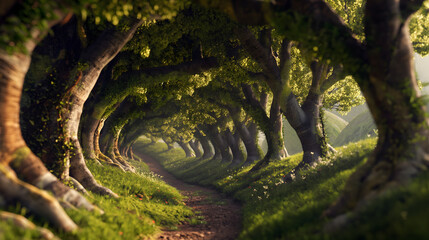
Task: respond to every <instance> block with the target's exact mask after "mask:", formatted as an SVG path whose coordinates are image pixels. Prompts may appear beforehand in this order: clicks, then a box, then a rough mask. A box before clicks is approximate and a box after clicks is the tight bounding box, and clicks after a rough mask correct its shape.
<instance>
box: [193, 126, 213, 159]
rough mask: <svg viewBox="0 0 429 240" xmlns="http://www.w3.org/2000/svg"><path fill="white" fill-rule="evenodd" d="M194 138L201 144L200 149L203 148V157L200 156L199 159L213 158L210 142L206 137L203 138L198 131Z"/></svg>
mask: <svg viewBox="0 0 429 240" xmlns="http://www.w3.org/2000/svg"><path fill="white" fill-rule="evenodd" d="M195 137H196V138H197V139H198V141H199V142H200V143H201V147H202V148H203V155H202V156H201V159H208V158H211V157H213V156H214V152H213V149H212V147H211V146H210V142H209V140H208V139H207V136H203V135H202V134H201V133H200V132H199V130H197V131H196V132H195Z"/></svg>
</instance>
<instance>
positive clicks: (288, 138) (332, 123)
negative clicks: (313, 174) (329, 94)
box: [283, 111, 347, 155]
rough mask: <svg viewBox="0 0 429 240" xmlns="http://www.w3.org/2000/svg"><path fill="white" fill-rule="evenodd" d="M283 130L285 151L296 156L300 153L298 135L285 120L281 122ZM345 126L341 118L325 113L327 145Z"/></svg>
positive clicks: (345, 122)
mask: <svg viewBox="0 0 429 240" xmlns="http://www.w3.org/2000/svg"><path fill="white" fill-rule="evenodd" d="M283 124H284V128H283V134H284V136H285V137H284V142H285V146H286V149H287V150H288V152H289V154H291V155H292V154H296V153H300V152H302V148H301V143H300V142H299V139H298V135H296V132H295V130H293V128H292V126H291V125H290V124H289V123H288V121H287V120H284V121H283ZM346 126H347V121H345V120H344V119H342V118H341V117H339V116H337V115H335V114H333V113H331V112H328V111H325V131H326V135H327V136H328V138H329V143H331V144H332V143H333V142H334V141H335V139H336V138H337V136H338V134H339V133H340V132H341V131H342V130H343V129H344V128H345V127H346Z"/></svg>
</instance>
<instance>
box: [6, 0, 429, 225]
mask: <svg viewBox="0 0 429 240" xmlns="http://www.w3.org/2000/svg"><path fill="white" fill-rule="evenodd" d="M428 9H429V2H428V1H423V0H416V1H408V0H400V1H398V0H396V1H393V0H386V1H375V0H367V1H361V0H357V1H348V0H344V1H333V0H332V1H331V0H326V1H323V0H314V1H313V0H278V1H253V0H240V1H235V0H231V1H205V0H199V1H180V0H179V1H177V0H162V1H133V0H126V1H125V0H124V1H104V0H82V1H69V0H62V1H44V0H43V1H42V0H24V1H18V0H10V1H1V3H0V33H1V35H0V161H1V164H0V169H1V172H0V193H1V197H0V198H1V201H0V202H2V203H4V204H5V205H7V204H15V203H16V202H19V203H20V204H22V206H25V207H26V208H28V209H29V210H30V211H31V212H34V214H36V215H39V216H43V217H45V218H46V219H48V221H49V222H50V223H51V224H52V225H54V226H55V227H56V228H58V229H61V230H63V231H66V232H67V231H74V230H76V229H77V228H78V227H79V226H77V225H76V224H75V223H74V222H73V220H71V218H70V217H69V216H68V214H67V213H66V212H65V211H64V208H82V209H84V210H82V211H98V212H100V213H102V210H101V209H99V208H98V207H97V206H96V205H95V204H93V203H92V202H91V201H90V200H89V199H88V198H87V197H86V196H87V191H91V192H92V193H95V194H99V195H106V196H108V197H109V198H119V197H120V196H119V195H118V194H117V193H115V192H114V191H112V190H111V189H109V188H107V187H105V186H103V185H102V184H100V183H99V182H98V181H97V180H96V177H94V175H93V174H92V173H91V171H90V170H89V169H88V167H87V163H88V162H95V163H96V164H100V165H110V166H114V167H117V168H119V169H121V170H123V171H129V172H135V169H134V167H133V166H132V165H131V164H130V163H129V162H128V159H133V158H134V153H133V144H134V143H135V142H136V141H137V140H138V139H139V137H141V136H143V135H144V136H146V137H148V138H150V139H152V141H158V140H163V142H165V143H166V144H167V145H168V147H169V148H173V147H175V146H177V147H179V146H180V147H181V148H182V149H183V150H184V152H185V153H186V156H187V157H196V158H200V159H211V160H210V161H218V162H219V163H220V164H224V163H226V164H228V165H229V168H236V167H245V166H252V167H251V168H250V170H249V173H251V172H256V171H260V170H261V169H263V168H264V167H265V166H267V165H268V164H269V163H270V162H273V161H283V160H282V159H285V158H286V157H288V156H289V153H288V150H287V149H286V148H285V145H284V142H287V141H288V139H289V136H288V135H286V134H284V130H283V128H284V119H285V120H286V121H287V122H288V123H289V124H290V125H291V126H292V129H293V131H295V132H296V134H297V136H298V139H299V144H300V146H301V147H302V149H303V155H302V158H301V161H300V163H298V164H297V165H296V167H295V168H294V169H292V170H291V171H290V172H289V173H288V174H286V175H285V176H284V181H286V182H291V181H293V176H295V175H296V174H299V172H300V171H303V170H305V169H307V168H309V167H311V166H313V165H315V164H317V163H318V162H319V161H320V160H321V159H323V158H324V157H325V156H327V155H329V154H334V153H335V152H336V150H335V149H334V148H333V147H332V146H331V145H330V144H329V142H328V140H327V138H326V131H325V128H324V123H323V118H324V117H323V116H324V111H325V110H333V109H334V110H336V111H339V112H342V113H347V112H348V111H349V110H350V109H351V108H352V107H354V106H358V105H361V104H362V103H364V102H365V101H366V103H367V105H368V107H369V110H370V112H371V115H372V117H373V119H374V122H375V124H376V126H377V129H378V140H377V145H376V147H375V149H374V151H373V152H372V154H371V155H370V156H369V158H368V160H367V161H366V162H365V164H363V165H362V166H360V167H359V168H358V169H357V170H356V171H355V172H354V173H353V174H352V175H351V176H350V178H349V179H348V181H347V183H346V186H345V187H344V190H343V191H342V194H341V195H340V197H339V198H338V199H337V200H336V201H335V202H333V203H332V205H331V206H330V207H329V208H328V209H326V211H325V212H324V217H328V218H329V219H332V221H333V222H335V220H338V219H343V217H344V216H347V214H349V213H350V212H353V211H358V209H359V208H360V207H362V206H364V205H365V204H366V202H367V201H370V200H371V199H373V198H374V197H375V196H378V195H380V194H382V193H383V192H384V191H386V190H388V189H391V188H395V187H398V186H403V185H405V184H407V183H409V182H410V181H411V180H412V179H414V178H415V177H417V176H419V175H421V174H423V173H425V172H426V171H427V169H428V167H429V139H428V137H429V129H428V127H429V119H428V117H427V111H426V108H425V104H426V103H425V102H424V98H423V97H422V95H421V93H420V89H419V82H418V80H417V79H416V75H415V69H414V62H413V56H414V52H417V53H419V54H420V55H422V56H424V55H426V54H428V53H429V30H428V29H429V17H428V13H429V10H428ZM261 136H263V139H265V141H266V144H267V149H266V151H265V152H264V151H262V149H261V142H260V141H259V138H260V137H261Z"/></svg>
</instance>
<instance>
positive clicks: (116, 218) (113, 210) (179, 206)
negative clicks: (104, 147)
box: [0, 161, 193, 240]
mask: <svg viewBox="0 0 429 240" xmlns="http://www.w3.org/2000/svg"><path fill="white" fill-rule="evenodd" d="M131 163H132V164H133V165H135V166H136V167H137V172H138V173H137V174H134V173H124V172H122V171H120V170H119V169H117V168H113V167H110V166H104V167H101V166H99V165H96V164H95V163H93V162H88V167H89V168H90V169H91V171H92V173H93V174H94V175H95V177H96V179H97V180H99V181H100V182H101V183H102V184H103V185H104V186H106V187H109V188H110V189H112V190H113V191H114V192H116V193H117V194H119V195H120V198H119V199H112V198H108V197H104V196H99V195H94V194H91V193H90V195H89V196H87V198H88V199H89V200H90V201H92V202H93V203H95V204H96V205H97V206H98V207H100V208H101V209H103V210H104V212H105V213H104V214H103V215H100V214H98V213H94V212H87V211H84V210H67V213H68V214H69V216H70V217H71V218H72V219H73V220H74V221H75V223H76V224H77V225H78V226H79V228H80V229H79V230H78V231H77V232H75V233H64V232H58V231H56V230H55V229H53V228H50V230H51V231H52V232H53V233H54V234H55V235H56V236H58V237H59V238H60V239H66V240H67V239H95V240H101V239H109V240H110V239H149V238H154V237H155V236H156V235H157V234H158V233H159V232H160V228H174V227H175V226H176V225H177V224H179V223H180V222H181V221H184V220H185V219H186V218H188V217H190V216H192V215H193V212H192V211H191V210H190V208H188V207H186V206H184V203H183V201H182V199H183V196H182V195H181V194H180V193H179V192H178V191H177V190H176V189H175V188H173V187H171V186H169V185H167V184H166V183H165V182H164V181H162V180H161V179H160V177H159V176H156V175H154V174H153V173H152V172H150V171H149V170H148V168H147V165H146V164H144V163H142V162H138V161H131ZM5 210H7V211H12V212H15V213H17V214H21V215H26V216H27V217H29V218H30V219H32V220H33V222H35V223H37V225H39V226H45V227H48V228H49V226H48V225H47V223H45V222H44V219H39V218H36V217H33V216H32V215H31V214H29V213H28V212H27V210H26V209H25V208H22V207H21V206H19V205H18V206H16V207H14V208H9V209H5ZM0 239H10V240H12V239H40V236H39V233H37V232H35V231H28V230H22V229H20V228H18V227H16V226H15V224H13V223H11V222H7V221H0Z"/></svg>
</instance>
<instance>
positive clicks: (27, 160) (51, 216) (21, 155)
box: [0, 13, 94, 232]
mask: <svg viewBox="0 0 429 240" xmlns="http://www.w3.org/2000/svg"><path fill="white" fill-rule="evenodd" d="M58 14H60V13H58ZM12 16H13V15H12ZM2 17H3V16H2ZM59 17H60V18H61V16H59ZM55 23H56V21H54V22H50V23H49V25H53V24H55ZM30 31H31V33H32V37H31V38H30V39H28V40H27V41H26V42H24V43H23V44H24V48H25V50H26V53H21V52H14V53H12V54H9V53H8V52H6V50H5V49H0V194H1V195H2V198H3V199H4V201H5V202H6V203H11V204H14V205H16V203H17V202H20V203H21V204H22V205H23V206H25V207H27V208H28V209H29V210H30V211H32V212H34V213H37V214H38V215H40V216H42V217H46V218H47V219H48V220H49V221H50V222H51V223H52V224H53V225H55V226H56V227H58V228H60V229H62V230H64V231H67V232H69V231H74V230H76V229H77V226H76V224H75V223H74V222H73V221H72V220H71V219H70V218H69V217H68V216H67V214H66V213H65V212H64V210H63V209H62V208H61V206H60V204H59V203H58V201H57V200H56V199H55V198H53V197H52V196H51V195H49V194H48V193H46V192H45V191H41V190H39V189H38V188H36V187H34V186H37V187H39V188H42V189H46V190H49V191H51V192H52V193H53V194H54V196H55V197H56V198H57V199H60V200H61V201H62V202H63V203H64V205H70V204H72V205H74V206H77V207H86V208H87V209H94V206H92V205H91V204H89V203H88V202H87V201H86V199H84V198H83V197H82V196H81V195H80V194H78V193H77V192H76V191H75V190H72V189H70V188H68V187H67V186H65V185H64V184H63V183H61V182H60V181H59V180H58V179H57V178H56V177H55V176H53V175H52V174H51V173H50V172H49V171H48V169H47V168H46V167H45V166H44V164H43V163H42V162H41V160H40V159H39V158H38V157H36V156H35V155H34V154H33V152H32V151H31V150H30V149H29V148H28V146H27V144H26V142H25V141H24V138H23V137H22V133H21V125H20V101H21V95H22V90H23V84H24V78H25V75H26V74H27V71H28V69H29V66H30V62H31V54H32V52H33V50H34V48H35V46H36V43H37V42H38V41H37V40H38V39H39V38H40V37H41V36H42V33H41V32H40V31H39V30H37V29H36V28H34V29H31V30H30ZM9 166H11V167H12V168H13V170H14V171H13V170H12V169H11V168H10V167H9ZM15 173H16V174H17V175H18V177H19V178H20V179H22V180H24V181H25V182H27V183H25V182H22V181H21V180H19V179H18V178H17V176H16V175H15ZM28 183H30V184H32V185H30V184H28Z"/></svg>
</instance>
